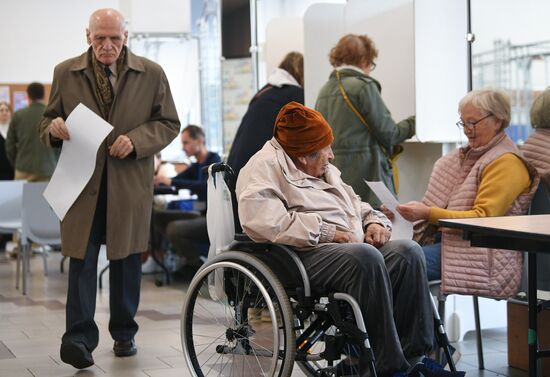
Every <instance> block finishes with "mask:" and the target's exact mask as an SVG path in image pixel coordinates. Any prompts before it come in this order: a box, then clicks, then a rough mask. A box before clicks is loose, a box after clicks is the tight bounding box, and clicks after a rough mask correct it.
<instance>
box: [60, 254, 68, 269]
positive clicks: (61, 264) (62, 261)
mask: <svg viewBox="0 0 550 377" xmlns="http://www.w3.org/2000/svg"><path fill="white" fill-rule="evenodd" d="M66 259H67V257H66V256H63V258H61V262H60V263H59V272H61V273H64V272H65V260H66Z"/></svg>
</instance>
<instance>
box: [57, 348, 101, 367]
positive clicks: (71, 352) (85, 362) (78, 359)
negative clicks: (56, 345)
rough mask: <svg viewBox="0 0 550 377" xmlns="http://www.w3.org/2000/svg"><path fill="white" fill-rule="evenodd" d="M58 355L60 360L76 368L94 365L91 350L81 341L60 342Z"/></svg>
mask: <svg viewBox="0 0 550 377" xmlns="http://www.w3.org/2000/svg"><path fill="white" fill-rule="evenodd" d="M59 355H60V356H61V361H63V362H64V363H67V364H70V365H72V366H73V367H75V368H76V369H84V368H88V367H91V366H92V365H94V359H93V357H92V354H91V352H90V351H88V348H86V346H85V345H84V344H82V343H73V342H66V343H61V349H60V351H59Z"/></svg>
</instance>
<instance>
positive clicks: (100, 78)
mask: <svg viewBox="0 0 550 377" xmlns="http://www.w3.org/2000/svg"><path fill="white" fill-rule="evenodd" d="M91 55H92V66H93V68H94V75H95V82H96V98H97V100H98V102H99V107H100V109H101V115H102V116H103V118H104V119H107V118H108V117H109V111H110V110H111V105H112V104H113V94H114V93H113V92H112V91H111V85H110V83H109V78H108V77H107V74H106V73H105V70H104V69H105V66H104V65H103V64H101V63H100V62H99V61H98V60H97V59H96V57H95V54H94V53H93V51H92V54H91ZM125 57H126V46H124V47H123V48H122V51H120V55H119V57H118V59H117V61H116V67H117V77H118V78H119V77H120V72H122V68H123V64H124V58H125Z"/></svg>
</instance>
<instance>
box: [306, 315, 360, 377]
mask: <svg viewBox="0 0 550 377" xmlns="http://www.w3.org/2000/svg"><path fill="white" fill-rule="evenodd" d="M316 320H318V317H317V315H316V314H312V315H311V316H310V317H309V318H308V319H306V320H305V322H304V326H305V328H306V329H308V328H309V327H310V326H311V328H313V329H315V330H314V331H312V332H311V334H310V335H309V336H308V337H307V339H308V341H307V343H306V342H305V341H304V342H302V344H301V345H300V346H302V345H303V346H305V347H306V348H307V349H306V353H307V360H306V361H296V364H297V365H298V367H299V368H300V369H301V370H302V372H303V373H304V374H305V375H306V376H307V377H318V376H332V375H335V376H336V375H337V376H350V377H351V376H357V377H359V376H360V375H361V373H360V370H359V366H358V362H359V348H358V347H357V346H355V345H351V344H349V343H344V344H341V345H338V343H340V342H342V340H343V338H342V334H341V333H340V331H339V330H338V329H337V328H336V327H335V326H334V325H330V326H327V325H323V324H319V325H318V326H316V325H314V323H316ZM309 330H311V329H308V330H306V331H309ZM303 332H304V331H299V332H298V333H297V334H296V335H297V336H299V335H301V334H302V333H303ZM335 347H336V348H338V349H339V351H341V353H340V352H337V355H333V357H334V360H333V362H332V363H329V362H328V361H327V360H326V359H325V357H326V353H329V352H330V349H334V348H335ZM340 348H341V350H340ZM344 360H345V361H344Z"/></svg>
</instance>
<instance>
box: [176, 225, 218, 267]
mask: <svg viewBox="0 0 550 377" xmlns="http://www.w3.org/2000/svg"><path fill="white" fill-rule="evenodd" d="M166 234H167V236H168V240H170V243H171V244H172V246H173V247H174V250H175V252H176V254H178V255H180V256H184V257H185V259H186V260H187V264H191V265H200V264H202V261H201V259H200V257H205V258H206V257H207V256H208V246H209V240H208V229H207V227H206V216H199V217H196V218H194V219H187V220H176V221H172V222H170V223H169V224H168V227H167V228H166Z"/></svg>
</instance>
